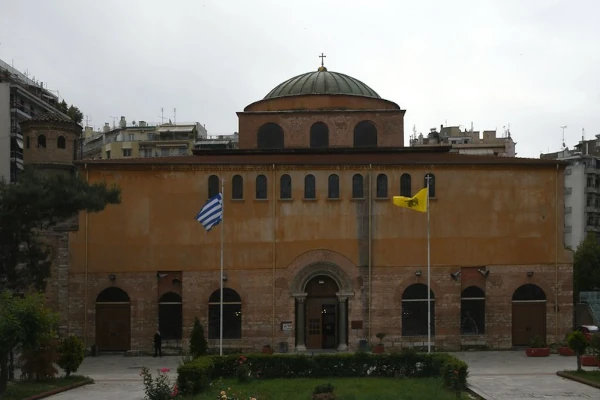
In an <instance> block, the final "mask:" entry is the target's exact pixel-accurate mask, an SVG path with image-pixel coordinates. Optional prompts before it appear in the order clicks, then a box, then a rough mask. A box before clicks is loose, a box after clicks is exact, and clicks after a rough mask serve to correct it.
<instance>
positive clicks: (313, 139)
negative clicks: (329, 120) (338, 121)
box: [310, 122, 329, 149]
mask: <svg viewBox="0 0 600 400" xmlns="http://www.w3.org/2000/svg"><path fill="white" fill-rule="evenodd" d="M310 147H311V148H313V149H318V148H326V147H329V128H328V127H327V125H326V124H325V123H323V122H315V123H314V124H313V126H311V127H310Z"/></svg>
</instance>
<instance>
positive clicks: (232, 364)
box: [177, 351, 468, 394]
mask: <svg viewBox="0 0 600 400" xmlns="http://www.w3.org/2000/svg"><path fill="white" fill-rule="evenodd" d="M240 363H243V364H245V365H246V366H247V367H248V368H249V370H250V374H251V376H252V378H253V379H276V378H328V377H367V376H379V377H390V378H392V377H393V378H402V377H406V378H409V377H411V378H412V377H416V378H426V377H441V378H443V380H444V385H445V386H446V387H448V388H449V389H452V390H462V389H464V388H465V387H466V382H467V375H468V367H467V364H466V363H464V362H463V361H461V360H459V359H457V358H456V357H454V356H452V355H450V354H445V353H433V354H425V353H417V352H414V351H403V352H401V353H397V354H377V355H375V354H369V353H356V354H351V353H343V354H339V353H338V354H321V355H316V356H305V355H301V354H293V355H287V354H273V355H270V354H246V355H227V356H222V357H220V356H204V357H201V358H197V359H195V360H193V361H191V362H189V363H187V364H183V365H181V366H180V367H179V368H178V369H177V373H178V384H179V388H180V390H181V391H182V392H183V393H187V394H195V393H198V392H201V391H203V390H204V389H205V388H207V387H208V386H209V385H210V382H211V380H212V379H216V378H221V377H222V378H233V377H236V376H237V369H238V367H239V365H240Z"/></svg>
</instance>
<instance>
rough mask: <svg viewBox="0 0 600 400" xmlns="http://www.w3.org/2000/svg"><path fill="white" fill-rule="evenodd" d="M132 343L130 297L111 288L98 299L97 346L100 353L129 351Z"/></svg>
mask: <svg viewBox="0 0 600 400" xmlns="http://www.w3.org/2000/svg"><path fill="white" fill-rule="evenodd" d="M130 343H131V310H130V300H129V296H128V295H127V293H126V292H125V291H124V290H123V289H119V288H118V287H109V288H106V289H104V290H103V291H102V292H100V294H99V295H98V297H96V346H98V350H99V351H127V350H129V348H130Z"/></svg>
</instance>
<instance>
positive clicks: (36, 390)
mask: <svg viewBox="0 0 600 400" xmlns="http://www.w3.org/2000/svg"><path fill="white" fill-rule="evenodd" d="M88 379H89V378H88V377H86V376H76V375H74V376H71V377H69V378H56V379H52V380H48V381H41V382H30V381H20V380H16V381H12V382H8V388H7V389H6V392H5V393H4V397H3V398H2V400H23V399H26V398H27V397H31V396H34V395H36V394H40V393H44V392H48V391H50V390H53V389H58V388H61V387H65V386H69V385H72V384H74V383H77V382H81V381H85V380H88Z"/></svg>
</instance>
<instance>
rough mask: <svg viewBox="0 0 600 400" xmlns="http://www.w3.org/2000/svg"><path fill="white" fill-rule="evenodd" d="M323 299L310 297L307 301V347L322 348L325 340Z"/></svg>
mask: <svg viewBox="0 0 600 400" xmlns="http://www.w3.org/2000/svg"><path fill="white" fill-rule="evenodd" d="M321 311H322V310H321V301H320V300H319V299H308V300H307V302H306V348H307V349H320V348H321V346H322V340H323V330H322V312H321Z"/></svg>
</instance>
